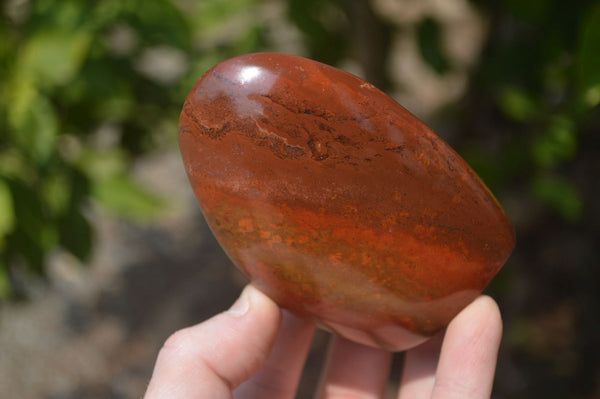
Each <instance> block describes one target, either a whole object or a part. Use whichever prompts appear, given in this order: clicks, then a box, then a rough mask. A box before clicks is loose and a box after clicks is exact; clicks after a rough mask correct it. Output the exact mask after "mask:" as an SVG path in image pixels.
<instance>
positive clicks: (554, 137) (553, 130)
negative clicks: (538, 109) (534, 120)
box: [532, 116, 577, 167]
mask: <svg viewBox="0 0 600 399" xmlns="http://www.w3.org/2000/svg"><path fill="white" fill-rule="evenodd" d="M532 150H533V156H534V159H535V161H536V162H537V163H538V164H539V165H540V166H543V167H552V166H556V165H557V164H558V163H559V162H561V161H563V160H566V159H570V158H572V157H573V156H574V155H575V153H576V151H577V136H576V130H575V124H574V123H573V121H572V120H571V119H569V118H567V117H565V116H554V117H553V118H551V121H550V125H549V126H548V128H547V129H546V130H545V131H544V132H543V134H541V135H540V136H538V137H537V138H536V139H535V140H534V141H533V146H532Z"/></svg>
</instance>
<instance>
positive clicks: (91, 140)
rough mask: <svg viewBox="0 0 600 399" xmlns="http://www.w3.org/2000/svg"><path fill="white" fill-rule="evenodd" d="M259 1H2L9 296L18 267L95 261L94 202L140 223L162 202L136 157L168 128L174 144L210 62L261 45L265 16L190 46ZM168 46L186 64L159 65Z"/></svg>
mask: <svg viewBox="0 0 600 399" xmlns="http://www.w3.org/2000/svg"><path fill="white" fill-rule="evenodd" d="M9 3H10V4H9ZM254 3H255V2H254V1H251V0H236V1H231V2H222V1H215V0H208V1H203V2H199V4H196V5H194V7H191V8H189V9H187V10H186V11H185V12H184V11H183V10H182V9H181V8H179V7H177V6H176V5H175V4H174V2H172V1H169V0H151V1H142V0H131V1H121V0H98V1H94V2H82V1H78V0H60V1H59V0H32V1H28V2H27V1H26V2H8V3H7V4H6V5H5V6H3V9H2V14H1V19H0V71H1V73H0V135H1V141H0V254H1V255H0V298H3V297H7V296H9V295H11V294H15V293H17V292H16V291H15V289H17V288H18V286H19V285H18V284H17V281H16V280H15V279H16V275H15V271H16V270H21V271H27V270H28V271H34V272H37V273H42V274H43V273H44V270H45V265H46V262H47V259H48V256H49V255H50V254H51V253H52V252H53V251H54V250H55V249H57V248H62V249H63V250H66V251H68V252H70V253H71V254H73V255H74V256H76V257H77V258H78V259H80V260H81V261H83V262H85V261H86V260H88V259H89V256H90V254H91V250H92V243H93V228H92V226H91V225H90V219H89V210H90V204H91V202H95V203H97V204H99V205H100V206H102V207H104V208H105V209H106V210H108V211H109V212H112V213H114V214H116V215H118V216H121V217H126V218H130V219H134V220H145V219H147V218H149V217H152V216H153V215H156V214H158V213H159V212H160V211H161V210H162V209H163V208H164V205H165V202H164V201H163V200H162V199H160V198H157V197H156V195H154V194H152V193H151V192H149V191H148V190H147V189H145V188H144V187H142V186H141V185H140V184H138V183H137V182H136V181H135V180H134V179H133V178H132V174H131V166H132V162H133V161H134V160H135V157H136V156H138V155H140V154H143V153H145V152H147V151H149V150H152V149H153V148H156V146H157V145H160V143H162V142H164V136H165V133H164V132H165V131H166V132H167V136H170V137H171V139H167V140H172V141H173V142H174V138H175V137H176V135H174V134H173V133H174V131H176V123H177V118H178V114H179V110H180V106H181V102H182V99H183V98H185V95H187V92H188V91H189V90H190V88H191V86H192V84H193V82H194V81H195V80H196V79H197V78H198V77H199V76H200V75H201V74H202V73H203V72H204V71H206V70H207V69H208V68H209V67H210V66H212V64H214V63H216V62H218V61H219V60H221V59H223V58H227V57H229V56H233V55H235V54H237V53H243V52H249V51H254V50H256V49H257V48H259V46H260V44H261V28H260V26H259V25H258V24H255V26H252V25H250V28H251V29H250V32H246V31H243V32H240V33H239V34H237V35H231V36H230V37H227V38H225V39H224V40H222V41H221V42H218V43H216V44H215V45H214V46H212V47H210V48H200V49H199V48H198V46H194V45H193V44H194V40H195V39H196V38H197V36H198V35H201V34H203V33H204V31H205V30H207V29H208V28H210V27H211V26H213V25H216V24H220V23H222V22H223V21H226V20H229V19H231V18H232V17H235V16H236V15H242V14H243V13H244V12H245V11H247V10H248V8H249V7H250V6H252V5H253V4H254ZM165 53H167V56H169V55H170V56H172V57H177V59H178V65H179V66H178V67H176V68H175V70H174V71H173V70H171V71H169V70H166V71H164V70H161V69H160V68H158V69H156V68H155V69H154V70H152V67H153V64H155V63H157V62H158V61H157V60H156V58H157V57H154V58H153V54H154V55H155V54H159V55H160V54H165ZM163 58H164V57H163ZM178 68H179V69H178ZM161 137H163V138H161ZM11 287H12V288H11Z"/></svg>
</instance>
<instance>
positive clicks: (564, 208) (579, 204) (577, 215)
mask: <svg viewBox="0 0 600 399" xmlns="http://www.w3.org/2000/svg"><path fill="white" fill-rule="evenodd" d="M531 188H532V191H533V194H534V195H535V196H536V197H537V198H538V200H540V201H541V202H542V203H543V204H544V205H546V206H548V207H549V208H551V209H553V210H554V211H556V212H557V213H558V214H560V215H561V216H562V217H563V218H564V219H565V220H568V221H570V222H576V221H578V220H580V219H581V216H582V214H583V200H582V198H581V193H580V192H579V190H578V189H577V187H576V186H575V185H574V184H573V183H572V182H570V181H568V180H566V179H564V178H562V177H559V176H540V177H537V178H535V179H534V180H533V182H532V187H531Z"/></svg>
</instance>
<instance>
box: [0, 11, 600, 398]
mask: <svg viewBox="0 0 600 399" xmlns="http://www.w3.org/2000/svg"><path fill="white" fill-rule="evenodd" d="M253 51H283V52H290V53H296V54H299V55H304V56H307V57H310V58H313V59H316V60H319V61H322V62H325V63H328V64H331V65H336V66H339V67H342V68H344V69H347V70H349V71H351V72H353V73H356V74H358V75H360V76H362V77H363V78H365V79H366V80H368V81H370V82H372V83H373V84H375V85H376V86H378V87H379V88H381V89H383V90H384V91H386V92H388V93H390V95H392V96H393V97H395V98H396V99H398V101H399V102H400V103H402V104H403V105H405V106H406V107H407V108H409V109H410V110H411V111H412V112H413V113H415V114H417V115H418V116H419V117H421V118H422V119H424V120H425V121H426V122H427V123H428V124H429V125H431V126H432V127H433V128H434V130H436V131H437V132H438V133H439V134H440V135H441V136H442V137H443V138H444V139H446V140H447V141H448V142H449V143H450V144H451V145H452V146H453V147H454V148H455V149H457V150H458V152H459V153H460V154H461V155H463V156H464V157H465V159H466V160H467V161H468V162H469V163H470V164H471V165H472V166H473V167H474V168H475V169H476V171H477V172H478V173H479V174H480V176H481V177H482V178H483V180H484V181H485V182H486V183H487V184H488V186H489V187H490V188H491V189H492V191H493V192H494V193H495V194H496V195H497V197H498V198H499V199H500V201H501V202H502V203H503V205H504V206H505V208H506V210H507V212H508V214H509V216H510V218H511V219H512V221H513V223H514V225H515V228H516V231H517V241H518V244H517V248H516V250H515V252H514V254H513V256H512V257H511V259H510V260H509V262H508V264H507V265H506V266H505V268H504V269H503V271H502V272H501V273H500V274H499V275H498V277H497V278H496V279H495V280H494V282H493V284H492V286H491V287H490V288H489V290H488V292H489V293H490V294H492V295H493V296H494V297H495V298H496V299H497V300H498V301H499V303H500V305H501V308H502V310H503V314H504V318H505V322H506V331H505V337H504V341H503V347H502V352H501V357H500V363H499V366H498V379H497V384H496V389H495V392H496V393H495V395H496V396H495V397H498V398H523V397H527V398H564V397H576V398H592V397H600V360H598V359H599V358H600V293H599V292H598V290H599V288H600V268H599V266H600V265H599V263H598V261H599V257H598V249H599V248H600V238H599V237H600V204H599V202H598V200H597V198H599V195H600V192H599V190H600V136H599V132H600V107H598V105H599V104H600V3H599V2H597V1H592V0H578V1H571V2H564V1H560V0H530V1H517V0H504V1H501V0H471V1H466V0H452V1H447V2H439V1H437V2H436V1H433V0H432V1H416V0H372V1H368V0H282V1H277V0H229V1H224V0H202V1H191V0H146V1H141V0H128V1H121V0H95V1H90V2H83V1H78V0H60V1H59V0H8V1H4V2H3V3H2V10H1V14H0V137H1V141H0V297H2V298H3V299H4V300H9V299H16V298H26V297H27V296H28V295H29V282H30V281H31V279H32V276H35V275H41V276H44V274H45V273H46V271H47V265H48V260H49V259H50V258H51V257H52V256H53V254H56V253H57V252H61V253H68V254H71V255H70V256H73V257H75V258H76V259H78V260H79V262H80V264H81V267H85V265H86V264H87V263H88V262H89V261H90V257H91V256H92V254H93V249H94V245H95V243H96V239H95V223H94V220H95V218H94V217H95V216H94V215H97V214H98V210H99V209H100V210H101V211H100V212H106V214H111V215H113V216H116V217H118V218H125V219H127V220H130V221H132V222H133V223H146V224H151V223H152V221H153V220H156V218H160V215H161V214H163V213H164V212H165V209H168V208H169V206H170V204H169V199H168V198H167V197H168V195H162V196H161V195H160V194H157V193H156V192H155V191H153V190H152V187H151V186H148V185H144V184H141V183H140V181H139V180H138V179H136V177H135V176H134V174H133V172H132V170H133V165H134V164H135V163H136V162H137V160H139V159H140V158H143V157H146V156H148V154H152V153H154V152H156V151H159V150H161V151H176V150H177V148H176V145H177V144H176V135H177V122H178V114H179V110H180V107H181V105H182V102H183V100H184V98H185V96H186V95H187V93H188V91H189V90H190V89H191V87H192V85H193V83H194V82H195V80H196V79H197V78H199V77H200V76H201V75H202V73H203V72H205V71H206V70H207V69H208V68H209V67H211V66H212V65H214V64H215V63H217V62H219V61H222V60H224V59H226V58H229V57H231V56H235V55H238V54H242V53H247V52H253ZM594 198H596V200H595V199H594ZM103 214H104V213H103ZM4 306H9V302H5V305H4Z"/></svg>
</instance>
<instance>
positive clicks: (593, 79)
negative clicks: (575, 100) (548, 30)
mask: <svg viewBox="0 0 600 399" xmlns="http://www.w3.org/2000/svg"><path fill="white" fill-rule="evenodd" d="M577 73H578V76H577V77H578V81H579V85H580V88H581V90H582V93H583V97H584V101H585V102H586V104H587V105H588V106H590V107H595V106H597V105H599V104H600V4H596V6H595V7H593V8H592V10H591V11H590V12H589V14H588V15H587V17H586V18H585V20H584V23H583V24H582V26H581V31H580V35H579V48H578V57H577Z"/></svg>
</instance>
